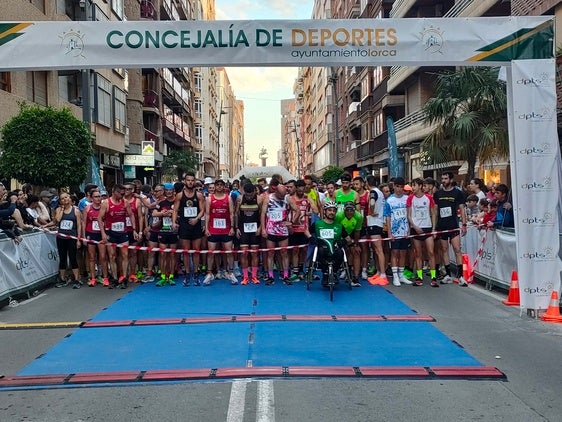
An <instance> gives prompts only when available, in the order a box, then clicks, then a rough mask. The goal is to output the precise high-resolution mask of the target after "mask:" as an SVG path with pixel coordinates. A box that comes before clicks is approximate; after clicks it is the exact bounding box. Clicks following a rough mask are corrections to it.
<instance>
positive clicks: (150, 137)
mask: <svg viewBox="0 0 562 422" xmlns="http://www.w3.org/2000/svg"><path fill="white" fill-rule="evenodd" d="M144 140H145V141H152V142H154V145H156V146H158V135H157V134H155V133H154V132H151V131H150V130H148V129H145V130H144Z"/></svg>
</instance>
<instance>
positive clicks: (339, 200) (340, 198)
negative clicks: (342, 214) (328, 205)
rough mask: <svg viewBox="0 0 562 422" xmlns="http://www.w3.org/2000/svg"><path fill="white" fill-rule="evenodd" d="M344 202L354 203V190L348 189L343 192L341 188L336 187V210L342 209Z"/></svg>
mask: <svg viewBox="0 0 562 422" xmlns="http://www.w3.org/2000/svg"><path fill="white" fill-rule="evenodd" d="M346 202H353V203H355V191H354V190H350V191H349V192H348V193H344V192H343V190H341V189H338V190H337V191H336V204H337V205H338V212H339V211H343V207H344V205H345V203H346Z"/></svg>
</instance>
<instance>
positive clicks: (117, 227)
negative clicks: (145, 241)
mask: <svg viewBox="0 0 562 422" xmlns="http://www.w3.org/2000/svg"><path fill="white" fill-rule="evenodd" d="M123 230H125V223H123V222H122V221H118V222H116V223H111V231H114V232H122V231H123Z"/></svg>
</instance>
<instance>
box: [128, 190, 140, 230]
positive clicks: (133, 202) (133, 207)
mask: <svg viewBox="0 0 562 422" xmlns="http://www.w3.org/2000/svg"><path fill="white" fill-rule="evenodd" d="M137 204H138V201H137V198H133V199H132V200H131V202H129V206H130V207H131V211H132V212H133V221H131V219H130V218H129V216H128V215H127V216H126V217H125V230H126V231H127V232H132V231H133V228H134V227H138V225H139V224H138V221H137ZM133 223H135V224H134V226H133Z"/></svg>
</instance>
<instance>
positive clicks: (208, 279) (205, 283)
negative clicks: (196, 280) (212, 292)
mask: <svg viewBox="0 0 562 422" xmlns="http://www.w3.org/2000/svg"><path fill="white" fill-rule="evenodd" d="M214 279H215V276H214V275H213V273H207V275H206V276H205V278H204V279H203V286H210V285H211V281H213V280H214Z"/></svg>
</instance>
